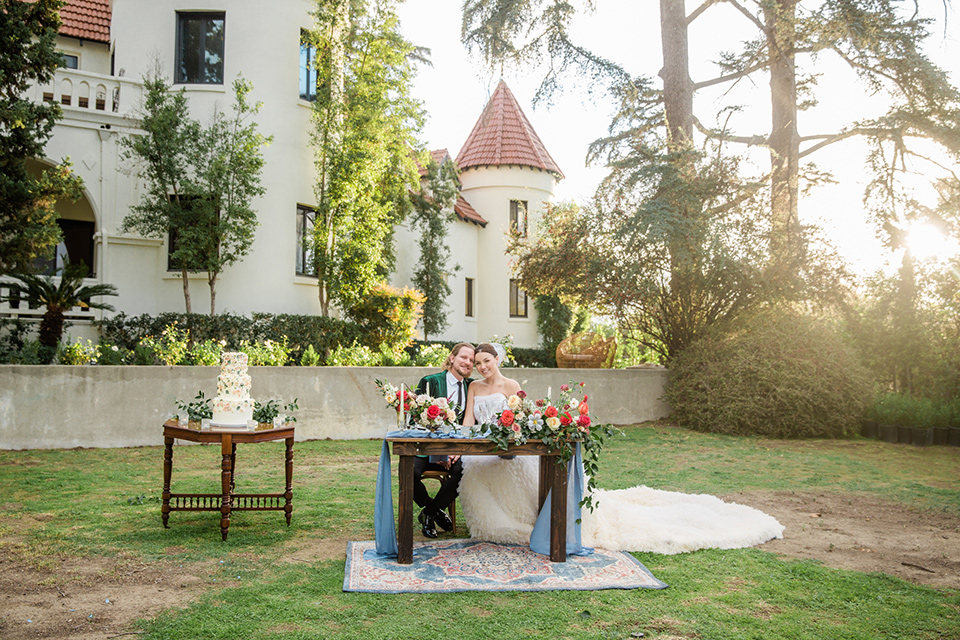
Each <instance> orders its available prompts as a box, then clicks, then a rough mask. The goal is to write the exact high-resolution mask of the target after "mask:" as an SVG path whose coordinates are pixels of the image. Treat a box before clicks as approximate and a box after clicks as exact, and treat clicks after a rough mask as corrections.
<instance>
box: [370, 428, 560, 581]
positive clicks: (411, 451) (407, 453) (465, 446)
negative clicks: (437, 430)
mask: <svg viewBox="0 0 960 640" xmlns="http://www.w3.org/2000/svg"><path fill="white" fill-rule="evenodd" d="M386 441H387V442H389V443H391V444H392V445H393V454H394V455H396V456H399V458H400V469H399V492H400V495H399V505H398V509H399V514H398V516H399V517H398V522H397V563H398V564H411V563H412V562H413V461H414V458H415V457H416V456H425V455H426V456H438V455H439V456H443V455H446V456H451V455H464V456H496V455H513V456H540V491H539V501H538V503H537V511H538V512H539V511H540V510H541V509H542V508H543V503H544V502H545V501H546V499H547V493H548V492H549V491H551V490H552V491H553V496H554V497H553V498H551V500H550V560H552V561H553V562H566V559H567V526H566V523H567V467H566V465H565V464H563V463H562V462H561V461H560V452H559V451H558V450H556V449H555V450H553V451H550V450H549V448H548V446H547V445H545V444H544V443H543V442H540V441H530V442H526V443H525V444H521V445H516V444H512V443H511V444H510V445H509V448H508V449H507V450H506V451H504V450H503V449H500V448H498V447H497V445H496V444H495V443H493V442H491V441H489V440H486V439H479V438H477V439H464V438H430V437H423V438H417V437H413V438H403V437H396V438H387V439H386ZM557 496H559V497H560V499H559V500H558V499H557Z"/></svg>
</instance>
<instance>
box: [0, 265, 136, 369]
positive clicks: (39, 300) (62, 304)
mask: <svg viewBox="0 0 960 640" xmlns="http://www.w3.org/2000/svg"><path fill="white" fill-rule="evenodd" d="M86 275H87V266H86V265H85V264H83V262H80V263H78V264H69V263H68V264H67V265H66V266H64V268H63V273H62V275H61V276H60V281H59V282H56V281H55V280H54V278H52V277H51V276H38V275H34V274H28V273H20V274H11V277H12V278H14V280H16V281H17V282H10V283H8V284H7V285H6V288H7V295H6V296H5V297H4V300H5V301H9V302H17V301H19V302H26V303H27V304H28V305H30V307H32V308H37V307H45V308H46V311H44V313H43V318H41V320H40V334H39V336H38V339H39V341H40V344H42V345H43V346H45V347H48V348H49V354H50V356H49V357H50V358H51V359H52V354H53V353H55V351H56V348H57V345H58V344H59V343H60V338H61V337H62V336H63V325H64V314H65V313H66V312H67V311H69V310H70V309H72V308H73V307H84V308H88V309H104V310H106V311H113V307H112V306H111V305H109V304H107V303H106V302H95V301H93V300H92V298H93V297H94V296H115V295H117V288H116V287H115V286H114V285H112V284H94V285H89V286H88V285H84V284H83V280H84V278H85V277H86Z"/></svg>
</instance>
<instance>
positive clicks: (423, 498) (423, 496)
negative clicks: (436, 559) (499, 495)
mask: <svg viewBox="0 0 960 640" xmlns="http://www.w3.org/2000/svg"><path fill="white" fill-rule="evenodd" d="M473 356H474V348H473V345H472V344H470V343H468V342H461V343H459V344H456V345H454V347H453V349H451V350H450V354H449V355H448V356H447V360H446V362H445V363H444V367H443V371H441V372H439V373H434V374H432V375H429V376H424V377H423V378H422V379H421V380H420V384H418V385H417V395H420V394H424V393H425V394H427V395H429V396H432V397H434V398H447V400H449V401H450V405H451V406H453V405H457V422H459V423H460V424H463V409H464V407H465V406H466V405H467V387H468V386H470V382H471V380H470V377H469V376H470V374H471V373H472V372H473ZM427 470H442V471H449V472H450V477H449V478H447V481H446V482H444V483H443V486H441V487H440V490H439V491H437V495H435V496H434V497H433V499H432V500H431V499H430V494H429V493H427V488H426V487H425V486H424V485H423V480H422V478H421V477H422V476H423V472H424V471H427ZM462 476H463V466H462V463H461V462H460V456H449V457H448V458H447V459H446V461H444V462H430V458H428V457H427V456H417V457H416V458H414V460H413V501H414V502H416V503H417V506H419V507H420V509H421V510H420V515H419V516H418V518H417V519H418V520H419V521H420V524H421V525H422V527H423V535H425V536H426V537H428V538H436V537H437V529H436V525H440V528H441V529H443V530H444V531H451V530H452V529H453V523H452V522H451V521H450V516H448V515H447V514H446V513H445V512H444V509H446V508H447V505H449V504H450V503H451V502H453V501H454V500H455V499H456V497H457V491H458V489H459V487H460V478H461V477H462Z"/></svg>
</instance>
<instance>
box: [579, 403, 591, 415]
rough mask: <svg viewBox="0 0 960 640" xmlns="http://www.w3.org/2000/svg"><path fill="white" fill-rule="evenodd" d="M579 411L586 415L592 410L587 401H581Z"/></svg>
mask: <svg viewBox="0 0 960 640" xmlns="http://www.w3.org/2000/svg"><path fill="white" fill-rule="evenodd" d="M577 411H579V412H580V415H582V416H585V415H587V414H588V413H589V412H590V407H588V406H587V403H586V402H581V403H580V405H579V406H578V407H577Z"/></svg>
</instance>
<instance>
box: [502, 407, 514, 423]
mask: <svg viewBox="0 0 960 640" xmlns="http://www.w3.org/2000/svg"><path fill="white" fill-rule="evenodd" d="M513 418H514V415H513V411H510V409H504V410H503V413H501V414H500V424H501V425H503V426H504V427H509V426H511V425H512V424H513Z"/></svg>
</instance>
